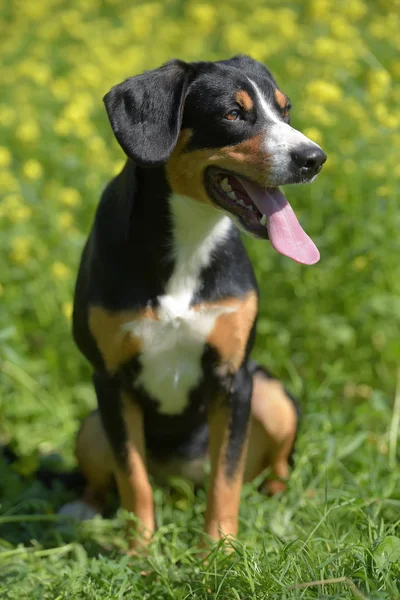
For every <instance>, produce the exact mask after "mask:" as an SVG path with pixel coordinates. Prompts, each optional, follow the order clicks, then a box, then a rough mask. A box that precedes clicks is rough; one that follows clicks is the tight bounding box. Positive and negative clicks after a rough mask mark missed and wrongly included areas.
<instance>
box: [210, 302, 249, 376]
mask: <svg viewBox="0 0 400 600" xmlns="http://www.w3.org/2000/svg"><path fill="white" fill-rule="evenodd" d="M211 304H212V306H221V307H224V306H226V307H230V308H232V312H226V313H223V314H222V315H220V316H219V317H218V318H217V320H216V322H215V325H214V327H213V329H212V331H211V333H210V334H209V336H208V338H207V344H209V345H210V346H212V347H213V348H215V349H216V350H217V351H218V354H219V356H220V358H221V361H222V362H223V363H224V364H225V365H227V366H228V367H229V370H231V371H232V372H235V371H237V370H238V369H239V367H240V365H241V364H242V362H243V358H244V356H245V352H246V346H247V342H248V339H249V335H250V331H251V329H252V327H253V324H254V321H255V318H256V316H257V310H258V298H257V295H256V293H255V292H254V291H251V292H249V293H248V294H247V295H246V296H244V297H242V298H225V299H223V300H219V301H218V302H213V303H210V305H211ZM201 306H202V307H206V306H207V304H205V303H203V304H201Z"/></svg>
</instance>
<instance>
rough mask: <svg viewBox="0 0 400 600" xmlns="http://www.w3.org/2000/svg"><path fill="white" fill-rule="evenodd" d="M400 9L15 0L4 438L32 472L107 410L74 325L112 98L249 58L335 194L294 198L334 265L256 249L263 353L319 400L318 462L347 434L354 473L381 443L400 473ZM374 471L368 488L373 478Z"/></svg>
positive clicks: (314, 422) (320, 185)
mask: <svg viewBox="0 0 400 600" xmlns="http://www.w3.org/2000/svg"><path fill="white" fill-rule="evenodd" d="M399 8H400V5H399V3H398V2H396V1H395V0H369V1H368V0H318V1H315V0H309V1H295V0H292V1H290V2H289V1H285V0H279V1H275V0H271V1H269V2H266V1H261V0H252V2H245V1H244V0H225V1H224V2H223V3H217V2H207V1H205V2H201V1H190V0H189V1H183V0H166V1H163V2H147V1H144V2H138V1H132V0H129V1H128V0H79V2H77V1H76V2H73V1H70V0H40V2H37V1H33V0H13V1H12V2H8V3H3V6H2V16H1V22H0V24H1V31H2V35H1V40H0V48H1V56H2V61H1V67H0V79H1V81H2V91H1V97H0V194H1V201H0V224H1V225H0V227H1V237H0V248H1V252H0V369H1V378H0V436H1V439H3V440H4V439H6V440H8V441H11V443H12V444H13V445H14V447H15V448H16V449H17V450H18V453H19V454H20V455H21V456H22V459H23V457H26V461H25V463H24V461H23V460H22V462H21V465H20V469H21V470H24V469H25V470H27V471H29V470H30V469H33V466H34V464H35V456H36V454H37V453H38V452H49V451H51V450H57V451H59V452H61V453H62V455H63V456H64V457H65V460H66V461H67V462H68V461H72V445H73V439H74V435H75V433H76V431H77V428H78V426H79V422H80V420H81V418H82V417H83V416H84V415H85V414H86V413H87V412H88V410H89V409H90V408H91V407H92V406H94V403H95V399H94V394H93V392H92V388H91V384H90V369H89V367H88V365H87V364H86V363H85V361H84V359H83V358H82V356H81V355H80V354H79V353H78V351H77V349H76V348H75V346H74V345H73V342H72V338H71V333H70V325H71V324H70V319H71V309H72V295H73V286H74V280H75V275H76V271H77V266H78V260H79V256H80V252H81V249H82V246H83V243H84V240H85V237H86V235H87V233H88V231H89V228H90V225H91V220H92V218H93V214H94V211H95V207H96V205H97V202H98V200H99V196H100V193H101V191H102V188H103V186H104V185H105V184H106V182H107V181H108V179H109V178H110V177H111V176H112V175H113V174H116V173H117V172H118V171H119V169H120V168H121V166H122V164H123V162H124V156H123V153H122V150H121V149H120V148H119V146H118V145H117V142H116V141H115V140H114V139H113V136H112V132H111V129H110V127H109V123H108V120H107V117H106V113H105V110H104V107H103V104H102V97H103V95H104V94H105V93H106V92H107V91H108V90H109V89H110V87H111V86H113V85H115V84H116V83H118V82H120V81H121V80H122V79H124V78H126V77H129V76H131V75H133V74H137V73H139V72H141V71H143V70H145V69H151V68H154V67H157V66H159V65H160V64H161V63H163V62H164V61H166V60H168V59H170V58H173V57H176V58H181V59H184V60H187V61H191V60H203V59H206V60H215V59H220V58H226V57H229V56H232V55H234V54H236V53H246V54H249V55H251V56H252V57H254V58H255V59H258V60H260V61H262V62H264V63H265V64H266V65H267V66H268V67H269V68H270V69H271V70H272V72H273V73H274V75H275V76H276V79H277V81H278V84H279V85H280V87H281V89H282V90H283V91H284V92H285V93H287V94H288V95H289V96H290V98H291V100H292V103H293V115H292V119H293V125H294V127H296V128H298V129H301V130H302V131H304V133H305V134H306V135H308V136H309V137H311V138H312V139H313V140H315V141H316V142H317V143H318V144H321V145H322V147H323V148H324V150H325V151H326V153H327V154H328V161H327V163H326V166H325V168H324V170H323V172H322V174H321V175H320V177H319V178H318V180H317V181H316V183H314V184H313V185H312V186H303V187H298V188H289V189H287V190H286V194H287V196H288V198H289V199H290V201H291V203H292V205H293V207H294V208H295V209H296V213H297V215H298V216H299V219H300V221H301V223H302V224H303V226H304V228H305V229H306V231H307V232H308V233H309V234H310V236H311V237H312V238H313V239H314V240H315V242H316V243H317V246H318V247H319V249H320V252H321V261H320V263H319V264H318V265H316V266H313V267H304V266H300V265H298V264H296V263H294V262H292V261H290V260H289V259H286V258H284V257H282V256H279V255H278V254H277V253H276V252H274V251H273V250H272V248H271V247H270V246H269V245H268V244H267V243H262V242H253V241H249V240H246V244H247V246H248V248H249V251H250V253H251V256H252V259H253V262H254V265H255V267H256V270H257V276H258V279H259V282H260V287H261V293H262V301H261V316H260V321H259V328H258V338H257V347H256V350H255V355H256V356H257V357H258V358H259V359H261V360H262V361H264V362H265V363H266V364H267V365H268V366H269V367H270V368H271V369H272V370H273V371H274V372H275V373H276V374H278V375H279V376H281V377H283V378H284V380H285V381H286V382H287V384H288V386H289V388H290V389H291V390H292V391H294V392H295V393H297V394H298V395H299V397H300V398H301V403H302V406H303V411H304V414H305V417H304V422H303V432H304V433H303V437H302V438H301V440H300V448H302V447H305V446H306V445H307V444H308V443H309V442H310V432H311V433H312V440H313V441H312V443H313V444H314V445H315V448H316V452H317V451H318V448H322V447H324V448H327V444H328V441H327V440H329V444H333V446H332V445H331V446H329V448H330V449H331V450H330V451H331V452H333V453H334V452H335V448H341V450H340V451H341V452H342V451H343V448H348V454H349V455H351V457H352V460H353V459H354V461H355V463H354V464H357V461H360V460H361V458H360V455H359V454H357V452H356V450H357V449H362V453H363V457H364V458H363V460H364V459H365V456H369V457H370V459H371V460H375V459H376V456H378V455H380V456H382V457H384V459H385V461H387V460H388V462H387V463H386V462H385V463H384V464H388V465H392V466H393V464H394V461H395V453H396V444H395V439H394V438H393V427H394V426H393V400H394V395H395V390H396V385H397V384H396V381H397V378H398V377H397V368H398V363H399V359H400V335H399V325H400V260H399V257H400V235H399V231H400V210H399V207H398V204H397V200H396V186H397V185H398V182H399V179H400V161H399V153H400V85H399V79H400V60H399V56H400V37H399V30H400V10H399ZM394 433H395V434H396V429H394ZM332 448H333V449H332ZM32 457H33V458H32ZM336 477H337V480H338V481H339V482H340V481H341V478H343V477H344V475H343V473H342V474H340V473H339V472H338V473H337V474H336ZM359 478H360V483H362V482H363V481H364V482H366V481H368V479H369V472H368V469H367V470H365V471H364V472H360V474H359Z"/></svg>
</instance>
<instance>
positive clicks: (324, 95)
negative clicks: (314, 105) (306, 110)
mask: <svg viewBox="0 0 400 600" xmlns="http://www.w3.org/2000/svg"><path fill="white" fill-rule="evenodd" d="M306 91H307V93H308V94H309V96H310V98H312V99H313V100H319V101H320V102H322V103H324V102H325V103H326V104H330V103H332V104H335V103H337V102H339V101H340V100H341V99H342V97H343V92H342V90H341V88H340V87H339V86H338V85H336V84H335V83H331V82H329V81H324V80H322V79H320V80H314V81H310V83H309V84H308V85H307V87H306Z"/></svg>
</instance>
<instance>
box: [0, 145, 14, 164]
mask: <svg viewBox="0 0 400 600" xmlns="http://www.w3.org/2000/svg"><path fill="white" fill-rule="evenodd" d="M11 161H12V156H11V152H10V151H9V149H8V148H6V147H5V146H0V167H9V166H10V164H11Z"/></svg>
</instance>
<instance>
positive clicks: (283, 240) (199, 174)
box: [104, 56, 326, 264]
mask: <svg viewBox="0 0 400 600" xmlns="http://www.w3.org/2000/svg"><path fill="white" fill-rule="evenodd" d="M104 101H105V105H106V109H107V113H108V116H109V119H110V122H111V125H112V128H113V131H114V133H115V136H116V138H117V140H118V142H119V143H120V145H121V146H122V148H123V149H124V151H125V152H126V154H127V155H128V156H129V157H130V158H131V159H132V160H133V161H134V162H135V163H136V164H138V165H140V166H141V167H155V166H159V165H161V164H164V165H165V170H166V175H167V178H168V182H169V185H170V187H171V190H172V192H174V193H177V194H180V195H184V196H188V197H190V198H193V199H195V200H197V201H199V202H203V203H207V204H211V205H212V206H214V207H215V208H216V209H218V210H222V211H225V212H226V213H228V214H229V216H230V217H231V218H232V219H233V220H234V221H235V223H236V224H237V225H238V226H239V227H240V228H241V229H243V230H244V231H246V232H247V233H249V234H250V235H252V236H253V237H257V238H264V239H268V238H269V239H270V241H271V243H272V245H273V246H274V248H275V249H276V250H278V251H279V252H281V253H282V254H285V255H286V256H290V257H291V258H293V259H294V260H296V261H298V262H302V263H306V264H312V263H314V262H317V261H318V259H319V253H318V250H317V248H316V247H315V245H314V244H313V242H312V241H311V240H310V238H309V237H308V236H307V235H306V234H305V232H304V231H303V230H302V228H301V227H300V225H299V223H298V221H297V219H296V217H295V215H294V212H293V210H292V208H291V207H290V205H289V203H288V202H287V200H286V198H285V197H284V196H283V194H282V192H281V191H280V190H279V187H278V186H280V185H285V184H290V183H307V182H311V181H313V180H314V178H315V177H316V176H317V174H318V173H319V172H320V170H321V168H322V165H323V164H324V162H325V160H326V155H325V153H324V152H323V151H322V150H321V148H320V147H319V146H318V145H317V144H315V143H314V142H312V141H311V140H309V139H308V138H307V137H305V136H304V135H303V134H302V133H300V132H299V131H297V130H295V129H293V128H292V127H291V126H290V108H291V106H290V102H289V99H288V98H287V96H286V95H285V94H284V93H283V92H281V91H280V89H279V88H278V86H277V84H276V82H275V80H274V78H273V76H272V75H271V73H270V72H269V71H268V69H267V68H266V67H264V66H263V65H262V64H260V63H259V62H257V61H255V60H252V59H251V58H249V57H246V56H237V57H234V58H232V59H230V60H223V61H218V62H214V63H211V62H202V63H189V64H187V63H184V62H182V61H178V60H174V61H170V62H168V63H167V64H165V65H163V66H162V67H160V68H159V69H156V70H154V71H148V72H146V73H143V74H142V75H138V76H136V77H132V78H130V79H127V80H126V81H124V82H123V83H121V84H119V85H117V86H115V87H114V88H112V90H111V91H110V92H109V93H108V94H107V95H106V96H105V98H104Z"/></svg>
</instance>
